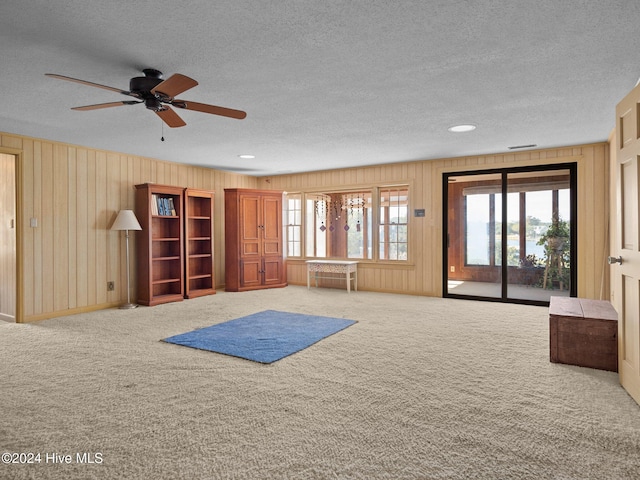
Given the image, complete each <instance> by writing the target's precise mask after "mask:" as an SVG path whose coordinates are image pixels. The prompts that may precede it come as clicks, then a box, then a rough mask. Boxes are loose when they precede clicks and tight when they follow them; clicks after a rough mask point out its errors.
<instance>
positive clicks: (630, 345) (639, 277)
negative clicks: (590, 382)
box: [609, 85, 640, 403]
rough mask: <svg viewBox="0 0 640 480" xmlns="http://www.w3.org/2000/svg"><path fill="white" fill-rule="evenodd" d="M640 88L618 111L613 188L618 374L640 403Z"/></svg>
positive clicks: (629, 95) (614, 299)
mask: <svg viewBox="0 0 640 480" xmlns="http://www.w3.org/2000/svg"><path fill="white" fill-rule="evenodd" d="M639 103H640V85H639V86H637V87H636V88H634V89H633V90H632V91H631V92H630V93H629V94H628V95H627V96H626V97H625V98H624V99H623V100H622V101H621V102H620V103H619V104H618V106H617V107H616V118H617V121H616V161H615V168H614V169H613V170H614V171H613V174H612V183H613V186H614V189H615V192H616V211H615V215H612V222H613V224H614V225H613V226H614V228H612V234H613V235H612V236H613V238H612V239H611V250H612V257H611V258H610V260H609V261H610V263H611V262H612V261H613V262H614V263H612V271H611V282H612V286H613V295H612V300H613V305H614V306H615V308H616V310H617V312H618V371H619V374H620V383H621V384H622V386H623V387H624V388H625V389H626V390H627V392H629V394H630V395H631V396H632V397H633V398H634V399H635V401H636V402H638V403H640V318H639V317H640V231H639V229H638V223H640V212H639V206H638V201H639V198H638V174H639V173H640V172H639V171H638V158H640V122H639V121H638V115H639V114H640V111H639V108H638V104H639Z"/></svg>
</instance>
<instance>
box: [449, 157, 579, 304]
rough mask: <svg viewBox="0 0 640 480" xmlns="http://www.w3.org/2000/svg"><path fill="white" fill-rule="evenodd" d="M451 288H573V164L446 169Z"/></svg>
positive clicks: (520, 291) (481, 291)
mask: <svg viewBox="0 0 640 480" xmlns="http://www.w3.org/2000/svg"><path fill="white" fill-rule="evenodd" d="M443 186H444V188H443V190H444V198H443V200H444V204H445V210H444V218H445V222H444V232H445V236H444V244H445V248H444V258H445V263H444V265H445V272H444V275H443V280H444V292H445V296H455V297H472V298H478V299H483V298H484V299H492V300H504V301H513V302H519V303H534V304H546V303H548V302H549V299H550V297H551V296H552V295H562V296H569V295H575V268H574V266H575V261H574V258H575V240H574V236H575V235H574V234H575V228H574V225H575V222H574V216H575V165H574V164H570V165H558V166H547V167H536V168H526V169H503V170H493V171H482V172H466V173H465V172H460V173H447V174H445V175H444V184H443Z"/></svg>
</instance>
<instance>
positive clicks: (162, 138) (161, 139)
mask: <svg viewBox="0 0 640 480" xmlns="http://www.w3.org/2000/svg"><path fill="white" fill-rule="evenodd" d="M160 125H161V127H160V128H161V129H162V130H161V137H160V141H161V142H164V122H163V121H162V120H160Z"/></svg>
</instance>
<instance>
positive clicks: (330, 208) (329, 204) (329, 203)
mask: <svg viewBox="0 0 640 480" xmlns="http://www.w3.org/2000/svg"><path fill="white" fill-rule="evenodd" d="M364 204H365V193H364V192H357V193H345V194H333V195H330V194H318V197H317V199H316V200H315V202H314V209H315V214H316V218H317V219H318V220H319V221H320V227H319V229H320V231H322V232H324V231H326V230H327V229H329V231H330V232H333V231H335V229H336V228H337V225H338V224H339V223H340V220H341V219H342V216H343V215H344V225H343V226H342V228H343V230H344V231H345V232H348V231H349V230H350V229H351V226H350V225H349V221H350V220H353V219H354V218H355V219H356V225H355V227H356V231H357V232H360V231H362V225H361V223H360V219H361V218H362V216H363V215H364V208H365V205H364ZM325 221H326V224H325Z"/></svg>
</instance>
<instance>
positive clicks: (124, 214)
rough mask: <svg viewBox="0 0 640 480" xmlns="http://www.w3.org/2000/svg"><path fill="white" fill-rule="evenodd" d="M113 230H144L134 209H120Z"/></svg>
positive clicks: (112, 226)
mask: <svg viewBox="0 0 640 480" xmlns="http://www.w3.org/2000/svg"><path fill="white" fill-rule="evenodd" d="M111 230H142V227H141V226H140V223H139V222H138V219H137V218H136V215H135V213H133V210H120V211H119V212H118V216H117V217H116V219H115V221H114V222H113V225H111Z"/></svg>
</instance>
